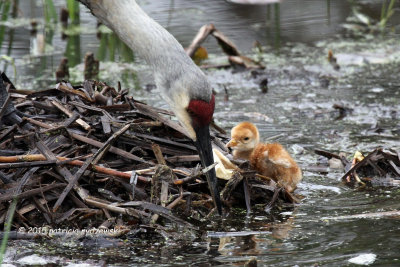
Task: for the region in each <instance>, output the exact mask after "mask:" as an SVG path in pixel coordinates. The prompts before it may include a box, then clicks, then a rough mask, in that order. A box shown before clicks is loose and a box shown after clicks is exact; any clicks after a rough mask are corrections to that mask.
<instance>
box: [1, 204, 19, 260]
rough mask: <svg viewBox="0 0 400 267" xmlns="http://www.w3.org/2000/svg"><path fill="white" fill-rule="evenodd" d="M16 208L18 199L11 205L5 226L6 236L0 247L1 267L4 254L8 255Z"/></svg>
mask: <svg viewBox="0 0 400 267" xmlns="http://www.w3.org/2000/svg"><path fill="white" fill-rule="evenodd" d="M16 207H17V198H14V200H13V202H12V203H11V205H10V208H9V213H8V219H7V222H6V223H5V224H4V226H5V230H4V236H3V239H2V241H1V246H0V266H1V265H2V264H3V260H4V254H5V253H6V248H7V242H8V237H9V235H10V230H11V223H12V220H13V217H14V212H15V209H16Z"/></svg>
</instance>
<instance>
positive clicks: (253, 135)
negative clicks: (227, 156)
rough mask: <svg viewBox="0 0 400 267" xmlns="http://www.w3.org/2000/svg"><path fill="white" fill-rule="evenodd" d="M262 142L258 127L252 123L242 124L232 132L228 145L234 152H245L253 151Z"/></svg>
mask: <svg viewBox="0 0 400 267" xmlns="http://www.w3.org/2000/svg"><path fill="white" fill-rule="evenodd" d="M259 142H260V136H259V133H258V129H257V127H256V126H255V125H254V124H252V123H251V122H247V121H245V122H241V123H239V124H238V125H236V126H235V127H233V128H232V130H231V140H230V141H229V142H228V143H227V144H226V146H227V147H230V148H232V149H233V150H236V151H240V152H245V151H250V150H253V149H254V148H255V147H256V146H257V144H258V143H259Z"/></svg>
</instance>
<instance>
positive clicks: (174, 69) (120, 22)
mask: <svg viewBox="0 0 400 267" xmlns="http://www.w3.org/2000/svg"><path fill="white" fill-rule="evenodd" d="M79 1H80V2H82V3H83V4H85V5H86V6H87V7H88V8H89V9H90V10H91V11H92V13H93V14H94V15H95V16H96V17H97V18H99V20H100V21H101V22H102V23H104V24H105V25H107V26H108V27H109V28H111V29H112V30H113V31H114V32H115V33H116V34H117V35H118V36H119V38H120V39H121V40H122V41H123V42H125V43H126V44H127V45H128V46H129V47H130V48H131V49H132V50H133V51H134V52H135V53H137V54H138V55H139V56H140V57H142V58H143V59H145V60H146V62H147V63H148V64H149V65H150V66H151V67H152V69H153V71H154V76H155V81H156V84H157V87H158V88H159V90H160V91H161V93H162V94H163V95H164V97H167V98H169V100H171V99H172V98H173V97H172V94H175V93H177V91H180V90H183V88H186V90H187V92H189V97H190V98H191V99H203V100H206V101H208V100H209V99H210V98H211V87H210V85H209V83H208V81H207V79H206V77H205V75H204V74H203V72H202V71H201V70H200V69H199V68H198V67H197V66H196V65H195V64H194V63H193V61H192V60H191V59H190V58H189V56H187V55H186V53H185V51H184V49H183V47H182V46H181V45H180V44H179V42H178V41H177V40H176V39H175V38H174V37H173V36H172V35H171V34H170V33H169V32H168V31H167V30H165V29H164V28H163V27H161V26H160V25H159V24H158V23H156V22H155V21H154V20H153V19H151V18H150V17H149V16H148V15H147V14H146V13H145V12H144V11H143V10H142V9H141V8H140V7H139V6H138V5H137V3H136V2H135V1H134V0H118V1H111V0H79ZM172 89H176V90H172Z"/></svg>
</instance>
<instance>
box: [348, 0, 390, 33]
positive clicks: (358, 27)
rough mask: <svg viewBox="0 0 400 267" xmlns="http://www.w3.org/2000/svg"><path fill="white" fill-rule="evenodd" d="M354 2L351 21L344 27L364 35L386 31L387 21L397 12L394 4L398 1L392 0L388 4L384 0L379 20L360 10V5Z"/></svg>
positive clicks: (349, 19)
mask: <svg viewBox="0 0 400 267" xmlns="http://www.w3.org/2000/svg"><path fill="white" fill-rule="evenodd" d="M352 3H353V4H354V6H353V8H352V16H350V17H349V18H348V19H347V21H348V22H350V23H346V24H344V25H343V27H344V28H346V29H347V30H349V31H350V32H352V33H353V34H355V35H363V34H364V33H366V32H368V33H374V32H380V33H384V32H385V31H386V29H387V23H388V21H389V19H390V18H391V17H392V16H393V14H394V12H395V9H394V4H395V3H396V0H390V2H389V5H387V1H386V0H385V1H383V3H382V8H381V16H380V19H379V21H377V20H374V19H373V18H371V17H370V16H368V15H366V14H363V13H362V12H361V11H360V8H359V6H357V5H356V3H355V2H352Z"/></svg>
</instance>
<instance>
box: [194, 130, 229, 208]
mask: <svg viewBox="0 0 400 267" xmlns="http://www.w3.org/2000/svg"><path fill="white" fill-rule="evenodd" d="M195 132H196V141H195V145H196V147H197V150H198V152H199V155H200V160H201V163H202V165H203V167H208V166H210V165H211V164H213V163H214V158H213V153H212V147H211V137H210V130H209V127H208V125H207V126H203V127H199V128H197V129H195ZM206 177H207V182H208V187H209V189H210V192H211V195H212V198H213V200H214V203H215V206H216V207H217V210H218V214H219V215H222V205H221V199H220V196H219V191H218V187H217V185H218V181H217V176H216V174H215V169H214V168H212V169H211V170H210V171H208V172H207V173H206Z"/></svg>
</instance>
